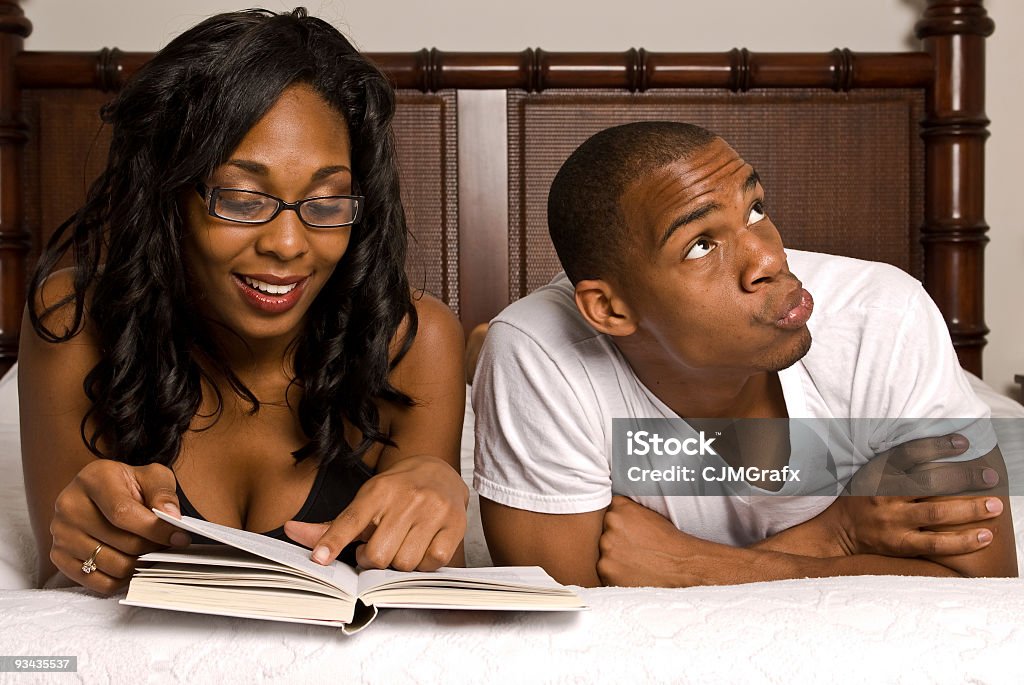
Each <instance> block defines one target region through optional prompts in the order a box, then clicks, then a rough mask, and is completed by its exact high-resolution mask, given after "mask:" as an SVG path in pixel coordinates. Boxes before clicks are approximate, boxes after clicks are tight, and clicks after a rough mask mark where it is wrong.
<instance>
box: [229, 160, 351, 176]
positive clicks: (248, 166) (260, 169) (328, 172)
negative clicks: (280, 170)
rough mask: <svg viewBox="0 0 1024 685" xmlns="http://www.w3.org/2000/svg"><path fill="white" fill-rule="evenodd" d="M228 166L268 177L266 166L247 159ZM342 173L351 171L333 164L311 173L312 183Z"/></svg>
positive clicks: (233, 162)
mask: <svg viewBox="0 0 1024 685" xmlns="http://www.w3.org/2000/svg"><path fill="white" fill-rule="evenodd" d="M228 166H233V167H236V168H238V169H241V170H242V171H248V172H249V173H252V174H256V175H257V176H269V175H270V169H269V168H268V167H267V165H266V164H261V163H260V162H254V161H252V160H249V159H232V160H229V161H228ZM342 171H348V172H350V173H351V171H352V170H351V169H349V168H348V167H347V166H345V165H344V164H335V165H333V166H325V167H321V168H319V169H317V170H316V171H315V172H313V177H312V180H313V181H320V180H323V179H325V178H327V177H328V176H333V175H334V174H337V173H340V172H342Z"/></svg>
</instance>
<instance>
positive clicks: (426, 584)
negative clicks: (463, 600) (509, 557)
mask: <svg viewBox="0 0 1024 685" xmlns="http://www.w3.org/2000/svg"><path fill="white" fill-rule="evenodd" d="M398 586H405V587H409V588H410V589H411V588H412V587H417V588H431V587H438V588H441V587H453V586H457V587H464V588H467V589H468V588H481V589H494V590H505V589H507V590H516V589H523V590H529V591H534V592H537V591H544V590H553V591H556V592H559V593H560V592H561V591H563V590H564V589H565V588H564V587H563V586H562V585H560V584H559V583H558V582H557V581H556V580H555V579H554V578H552V577H551V576H549V575H548V574H547V573H546V572H545V571H544V569H542V568H540V567H539V566H497V567H488V568H451V567H445V568H439V569H438V570H436V571H434V572H431V573H425V572H422V571H392V570H390V569H383V570H366V571H362V572H361V573H360V574H359V585H358V589H359V596H361V595H363V594H364V593H366V592H371V591H373V590H379V589H382V588H385V587H398Z"/></svg>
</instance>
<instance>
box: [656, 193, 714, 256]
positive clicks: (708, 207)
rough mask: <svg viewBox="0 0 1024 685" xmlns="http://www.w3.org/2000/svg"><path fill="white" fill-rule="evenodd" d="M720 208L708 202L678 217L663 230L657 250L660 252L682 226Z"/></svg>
mask: <svg viewBox="0 0 1024 685" xmlns="http://www.w3.org/2000/svg"><path fill="white" fill-rule="evenodd" d="M721 208H722V205H720V204H718V203H717V202H708V203H707V204H703V205H701V206H700V207H698V208H697V209H695V210H693V211H692V212H690V213H689V214H685V215H683V216H681V217H679V218H678V219H676V220H675V221H673V222H672V225H671V226H669V227H668V228H667V229H665V232H664V233H663V234H662V235H661V241H660V242H659V243H658V249H659V250H660V249H661V248H663V247H665V243H667V242H668V241H669V238H671V237H672V236H673V234H675V232H676V231H677V230H679V229H680V228H682V227H683V226H686V225H687V224H692V223H693V222H695V221H699V220H701V219H703V218H704V217H706V216H707V215H708V214H710V213H711V212H717V211H718V210H719V209H721Z"/></svg>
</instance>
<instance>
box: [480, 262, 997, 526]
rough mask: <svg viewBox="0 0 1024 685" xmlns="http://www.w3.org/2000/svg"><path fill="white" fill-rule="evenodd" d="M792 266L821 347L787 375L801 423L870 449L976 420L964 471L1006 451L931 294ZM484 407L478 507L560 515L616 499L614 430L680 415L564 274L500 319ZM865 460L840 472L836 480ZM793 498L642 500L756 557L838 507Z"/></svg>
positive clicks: (843, 265)
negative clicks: (484, 503) (752, 549)
mask: <svg viewBox="0 0 1024 685" xmlns="http://www.w3.org/2000/svg"><path fill="white" fill-rule="evenodd" d="M787 257H788V261H789V266H790V268H791V270H792V271H793V273H794V274H796V275H797V277H799V278H800V279H801V280H802V281H803V283H804V286H805V287H806V288H807V289H808V290H809V291H810V292H811V294H812V295H813V296H814V299H815V309H814V313H813V315H812V316H811V319H810V321H809V323H808V327H809V328H810V331H811V336H812V339H813V342H812V344H811V349H810V351H809V352H808V354H807V355H806V356H805V357H804V358H803V359H801V360H800V361H798V362H797V363H796V364H794V365H793V366H791V367H789V368H788V369H784V370H783V371H780V372H779V380H780V382H781V385H782V390H783V394H784V397H785V401H786V408H787V410H788V412H789V416H790V417H792V418H821V419H850V418H858V417H863V418H870V419H878V420H876V421H871V422H861V423H856V425H857V428H855V429H853V430H852V433H851V434H852V441H853V442H854V443H858V448H859V449H860V450H861V453H867V452H868V451H870V452H873V453H877V452H882V451H884V450H886V449H888V448H889V447H892V446H893V445H897V444H900V443H903V442H906V441H908V440H912V439H915V438H918V437H925V435H926V434H934V433H927V431H922V429H921V422H919V421H918V422H913V421H906V420H901V417H906V418H907V419H926V418H950V419H970V420H969V421H959V422H957V423H955V424H954V428H955V429H956V430H957V432H960V433H961V434H964V435H965V436H966V437H967V438H968V440H970V443H971V447H970V449H969V451H968V452H967V453H966V454H964V455H963V456H962V457H960V458H961V459H974V458H977V457H979V456H981V455H983V454H986V453H988V452H989V451H991V450H992V449H993V448H994V447H995V444H996V441H995V434H994V433H993V432H992V430H991V427H990V425H989V423H988V421H976V420H975V419H983V418H987V417H988V415H989V410H988V407H987V406H986V405H985V404H984V403H983V402H981V401H980V400H979V399H978V398H977V397H976V396H975V394H974V392H973V391H972V390H971V388H970V386H969V384H968V382H967V379H966V378H965V376H964V374H963V373H962V371H961V368H960V365H959V363H958V361H957V358H956V354H955V352H954V350H953V346H952V343H951V341H950V338H949V333H948V330H947V328H946V325H945V323H944V322H943V320H942V316H941V314H940V313H939V311H938V310H937V309H936V307H935V305H934V304H933V303H932V301H931V299H930V298H929V297H928V295H927V293H926V292H925V291H924V289H923V288H922V287H921V285H920V283H918V282H917V281H916V280H914V279H913V278H912V277H910V276H909V275H907V274H906V273H904V272H903V271H901V270H899V269H897V268H895V267H892V266H889V265H885V264H878V263H873V262H865V261H861V260H855V259H849V258H846V257H836V256H832V255H823V254H817V253H811V252H800V251H796V250H787ZM473 408H474V411H475V413H476V465H475V474H474V486H475V487H476V489H477V491H478V492H479V493H480V496H482V497H486V498H487V499H490V500H493V501H495V502H498V503H500V504H504V505H507V506H510V507H515V508H517V509H526V510H529V511H536V512H542V513H554V514H570V513H582V512H588V511H595V510H598V509H603V508H605V507H607V506H608V504H609V503H610V502H611V497H612V494H613V493H612V471H611V463H612V419H613V418H627V417H628V418H665V419H678V418H679V417H678V416H677V415H676V414H675V413H674V412H673V411H672V410H671V409H669V408H668V407H667V406H666V405H665V404H664V403H663V402H661V400H659V399H658V398H657V397H656V396H655V395H654V394H653V393H652V392H651V391H650V390H648V389H647V388H646V387H645V386H644V385H643V384H642V383H641V382H640V381H639V380H638V379H637V377H636V375H635V374H634V373H633V370H632V369H631V368H630V366H629V365H628V363H627V362H626V361H625V359H624V358H623V357H622V355H621V354H620V353H619V351H618V348H616V347H615V345H614V344H613V343H612V342H611V340H610V339H609V338H608V337H607V336H605V335H604V334H601V333H598V332H596V331H595V330H594V329H593V328H591V327H590V326H589V324H587V322H586V321H585V320H584V319H583V317H582V316H581V315H580V314H579V312H578V310H577V309H576V304H575V301H574V296H573V287H572V284H571V283H570V282H569V280H568V279H567V278H566V277H565V276H564V275H559V276H558V277H556V278H555V280H554V281H552V282H551V283H550V284H548V285H546V286H544V287H542V288H540V289H539V290H537V291H536V292H534V293H532V294H530V295H529V296H527V297H525V298H523V299H521V300H519V301H517V302H515V303H513V304H512V305H510V306H509V307H508V308H507V309H505V311H503V312H502V313H501V314H500V315H499V316H498V317H497V318H496V319H495V320H494V321H493V322H492V325H491V328H490V330H489V331H488V334H487V338H486V341H485V343H484V346H483V349H482V351H481V354H480V359H479V362H478V366H477V372H476V377H475V379H474V382H473ZM949 432H952V431H949ZM940 434H944V433H940ZM850 458H851V460H855V461H856V459H855V458H854V457H852V456H851V457H850ZM864 462H866V458H865V459H862V460H859V461H858V463H847V464H842V463H840V464H836V468H837V470H838V471H839V477H843V476H844V475H846V476H848V475H850V474H851V473H852V472H853V471H855V470H856V468H858V467H859V466H860V465H862V464H863V463H864ZM786 488H790V489H792V493H793V494H794V495H795V494H796V493H797V492H799V490H798V489H794V488H799V485H792V484H790V483H787V484H786V485H784V486H783V489H782V490H779V491H778V492H779V494H766V495H763V496H758V495H756V494H755V495H752V496H667V495H663V494H662V495H643V496H635V497H633V499H635V500H636V501H638V502H640V503H641V504H643V505H644V506H647V507H648V508H650V509H653V510H654V511H657V512H659V513H660V514H662V515H663V516H665V517H667V518H668V519H669V520H671V521H672V522H673V523H674V524H675V525H676V526H677V527H678V528H679V529H680V530H682V531H684V532H687V533H690V534H692V535H696V536H697V537H701V538H703V539H706V540H712V541H715V542H721V543H725V544H732V545H747V544H751V543H753V542H756V541H758V540H761V539H764V538H765V537H768V536H770V535H773V534H775V533H777V532H779V531H781V530H784V529H786V528H789V527H791V526H793V525H796V524H798V523H802V522H803V521H806V520H808V519H810V518H813V517H814V516H815V515H817V514H818V513H820V512H821V511H823V510H824V509H825V508H826V507H827V506H828V505H829V504H830V503H831V502H832V501H833V500H834V499H835V497H834V496H824V497H822V496H786V495H788V494H790V490H787V489H786ZM754 492H755V493H756V489H755V490H754Z"/></svg>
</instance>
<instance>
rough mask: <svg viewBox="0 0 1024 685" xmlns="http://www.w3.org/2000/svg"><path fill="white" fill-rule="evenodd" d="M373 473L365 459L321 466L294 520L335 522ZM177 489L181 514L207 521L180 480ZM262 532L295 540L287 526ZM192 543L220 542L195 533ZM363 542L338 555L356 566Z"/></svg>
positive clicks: (282, 538) (337, 461)
mask: <svg viewBox="0 0 1024 685" xmlns="http://www.w3.org/2000/svg"><path fill="white" fill-rule="evenodd" d="M372 476H373V472H372V471H371V470H370V469H369V467H367V466H366V465H365V464H364V463H363V462H361V461H360V462H357V463H356V464H351V465H350V464H346V463H343V462H342V461H341V460H335V461H334V462H332V463H330V464H328V465H327V466H326V467H320V468H318V469H317V472H316V480H315V481H313V487H312V488H310V490H309V495H308V496H307V497H306V501H305V503H304V504H303V505H302V508H301V509H299V513H297V514H296V515H295V516H293V517H292V520H294V521H303V522H305V523H327V522H330V521H333V520H334V519H335V518H336V517H337V516H338V514H340V513H341V512H342V511H343V510H344V509H345V507H347V506H348V505H349V504H351V503H352V500H353V499H354V498H355V496H356V493H357V492H358V491H359V488H360V487H362V485H363V483H365V482H366V481H368V480H369V479H370V478H371V477H372ZM177 490H178V506H179V507H180V508H181V513H182V514H184V515H185V516H191V517H193V518H197V519H201V520H203V521H205V520H206V517H204V516H203V515H202V514H200V513H199V512H198V511H197V510H196V508H195V507H194V506H192V503H191V502H190V501H189V499H188V497H187V496H186V495H185V492H184V491H183V490H182V489H181V484H180V483H179V484H178V486H177ZM262 535H266V536H267V537H270V538H275V539H277V540H284V541H285V542H294V541H293V540H292V539H291V538H289V537H288V536H287V535H285V534H284V526H283V525H282V526H278V527H277V528H275V529H274V530H268V531H267V532H265V533H262ZM192 542H193V543H196V544H211V543H212V544H216V541H214V540H210V539H207V538H204V537H202V536H201V535H195V534H193V535H192ZM360 544H362V543H361V542H360V541H358V540H356V541H354V542H352V543H351V544H349V545H348V546H347V547H345V549H343V550H342V551H341V554H339V555H338V559H340V560H341V561H344V562H345V563H347V564H351V565H353V566H354V565H355V563H356V557H355V554H356V551H355V550H356V547H357V546H358V545H360Z"/></svg>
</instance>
